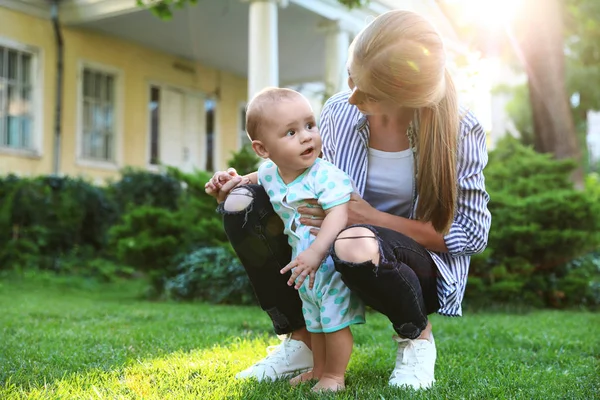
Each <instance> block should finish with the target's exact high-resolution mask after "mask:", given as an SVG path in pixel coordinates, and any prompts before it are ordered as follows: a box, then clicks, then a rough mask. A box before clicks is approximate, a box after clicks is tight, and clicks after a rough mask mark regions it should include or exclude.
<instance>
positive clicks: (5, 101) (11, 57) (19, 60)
mask: <svg viewBox="0 0 600 400" xmlns="http://www.w3.org/2000/svg"><path fill="white" fill-rule="evenodd" d="M32 71H33V55H32V54H30V53H27V52H24V51H20V50H15V49H11V48H8V47H3V46H0V147H4V148H12V149H25V150H29V149H33V140H32V129H33V102H32V97H33V96H32V94H33V80H32V75H33V73H32Z"/></svg>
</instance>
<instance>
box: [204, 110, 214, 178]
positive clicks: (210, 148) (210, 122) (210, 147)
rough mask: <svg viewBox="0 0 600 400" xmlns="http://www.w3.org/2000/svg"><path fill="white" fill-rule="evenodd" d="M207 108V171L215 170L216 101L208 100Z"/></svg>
mask: <svg viewBox="0 0 600 400" xmlns="http://www.w3.org/2000/svg"><path fill="white" fill-rule="evenodd" d="M204 107H205V109H206V167H205V169H206V171H214V170H215V169H214V159H213V153H214V136H215V101H214V100H207V101H206V102H205V106H204Z"/></svg>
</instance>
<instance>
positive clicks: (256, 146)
mask: <svg viewBox="0 0 600 400" xmlns="http://www.w3.org/2000/svg"><path fill="white" fill-rule="evenodd" d="M252 150H254V152H255V153H256V154H257V155H258V156H259V157H260V158H269V151H268V150H267V148H266V147H265V145H264V144H263V143H262V142H261V141H260V140H253V141H252Z"/></svg>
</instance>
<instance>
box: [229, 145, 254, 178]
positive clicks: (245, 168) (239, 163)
mask: <svg viewBox="0 0 600 400" xmlns="http://www.w3.org/2000/svg"><path fill="white" fill-rule="evenodd" d="M259 162H260V157H258V156H257V155H256V153H255V152H254V150H252V147H251V146H250V145H245V146H242V148H241V149H240V150H239V151H238V152H237V153H233V154H232V157H231V159H230V160H229V162H228V163H227V164H228V166H229V167H233V168H235V170H236V171H237V173H238V174H240V175H247V174H249V173H251V172H254V171H256V170H257V169H258V164H259Z"/></svg>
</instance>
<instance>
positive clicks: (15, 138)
mask: <svg viewBox="0 0 600 400" xmlns="http://www.w3.org/2000/svg"><path fill="white" fill-rule="evenodd" d="M20 136H21V135H20V121H19V117H15V116H12V115H11V116H9V117H8V135H7V137H6V139H7V140H6V144H7V145H8V147H20V144H21V140H20Z"/></svg>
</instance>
